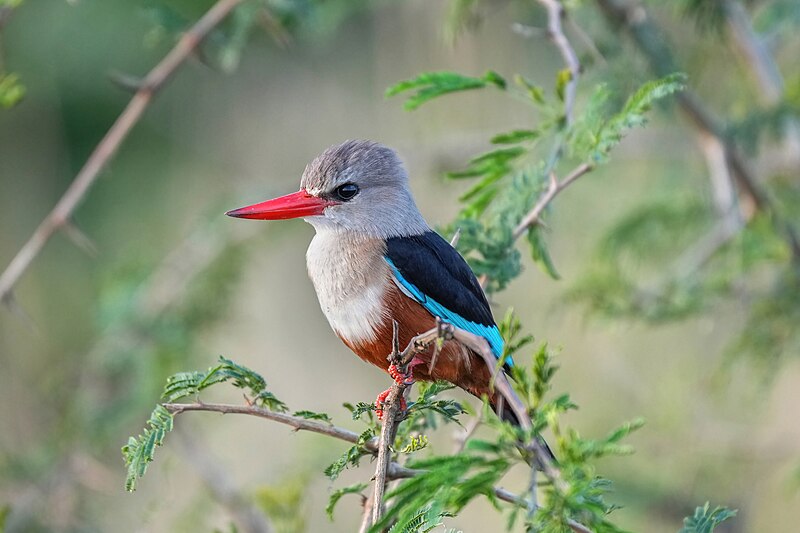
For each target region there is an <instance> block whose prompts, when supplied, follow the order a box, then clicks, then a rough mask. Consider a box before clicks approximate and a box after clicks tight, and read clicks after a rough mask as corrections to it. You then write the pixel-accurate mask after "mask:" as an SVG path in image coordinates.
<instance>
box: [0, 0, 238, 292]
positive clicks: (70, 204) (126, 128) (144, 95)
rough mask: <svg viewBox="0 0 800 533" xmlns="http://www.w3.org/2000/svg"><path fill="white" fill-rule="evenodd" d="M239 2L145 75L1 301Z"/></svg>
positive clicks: (14, 264) (208, 17)
mask: <svg viewBox="0 0 800 533" xmlns="http://www.w3.org/2000/svg"><path fill="white" fill-rule="evenodd" d="M241 1H242V0H218V1H217V3H216V4H214V5H213V6H212V7H211V9H209V10H208V11H207V12H206V14H205V15H203V17H202V18H200V20H198V21H197V23H196V24H195V25H194V26H193V27H192V28H191V29H189V31H187V32H186V33H185V34H183V36H181V38H180V39H179V40H178V42H177V43H176V44H175V47H174V48H173V49H172V50H171V51H170V52H169V53H168V54H167V55H166V56H165V57H164V59H162V60H161V62H160V63H159V64H158V65H156V66H155V68H153V70H151V71H150V72H149V73H148V74H147V76H146V77H145V78H144V80H143V82H142V85H141V87H140V88H139V90H137V91H136V94H135V95H134V96H133V98H132V99H131V101H130V102H129V103H128V106H127V107H126V108H125V109H124V110H123V112H122V114H120V116H119V117H118V118H117V120H116V122H114V124H113V125H112V126H111V128H110V129H109V130H108V132H107V133H106V134H105V136H104V137H103V139H102V140H101V141H100V143H99V144H98V145H97V147H96V148H95V149H94V151H93V152H92V154H91V155H90V156H89V159H87V161H86V163H85V164H84V166H83V168H81V170H80V172H78V174H77V176H75V179H74V180H73V182H72V183H71V184H70V186H69V188H67V190H66V192H65V193H64V195H63V196H62V197H61V199H60V200H59V201H58V203H57V204H56V205H55V207H54V208H53V210H52V211H51V212H50V213H49V214H48V215H47V216H46V217H45V219H44V220H43V221H42V222H41V223H40V224H39V227H38V228H36V231H34V233H33V235H31V237H30V239H29V240H28V241H27V242H26V243H25V244H24V245H23V246H22V248H21V249H20V251H19V252H17V255H15V256H14V258H13V259H12V260H11V263H9V265H8V267H6V269H5V271H4V272H3V273H2V275H0V301H3V302H4V301H7V299H8V297H9V295H10V294H11V291H12V290H13V288H14V285H15V284H16V283H17V281H18V280H19V278H20V277H21V276H22V274H23V273H25V271H26V270H27V269H28V267H29V266H30V264H31V262H32V261H33V260H34V259H35V258H36V256H37V255H38V254H39V252H40V251H41V250H42V248H43V247H44V245H45V244H46V243H47V241H48V240H50V237H52V236H53V234H54V233H55V232H56V231H57V230H59V229H61V228H63V227H64V225H65V224H66V223H67V221H68V220H69V219H70V217H71V215H72V213H73V211H74V210H75V208H76V207H77V206H78V204H79V203H80V201H81V200H82V199H83V198H84V196H86V193H87V192H88V190H89V188H90V187H91V186H92V185H93V184H94V182H95V181H96V180H97V178H98V176H99V175H100V171H101V170H103V168H105V166H106V164H107V163H108V161H109V160H110V159H111V158H112V157H113V156H114V154H115V153H116V151H117V149H118V148H119V146H120V145H121V144H122V141H123V140H125V138H126V137H127V136H128V133H130V131H131V129H132V128H133V127H134V126H135V125H136V123H137V122H138V121H139V119H140V118H141V116H142V114H143V113H144V111H145V109H147V106H148V105H149V104H150V101H151V100H152V99H153V96H155V94H156V93H158V91H159V90H160V89H161V87H162V86H163V85H164V84H165V83H166V82H167V81H168V80H169V78H170V77H171V76H172V74H173V73H174V72H175V71H176V70H177V68H178V67H179V66H180V65H181V64H182V63H183V62H184V61H185V60H186V59H187V58H188V57H189V56H190V55H191V53H192V52H193V51H194V50H195V48H197V46H198V45H199V44H200V43H201V42H202V41H203V39H204V38H205V37H206V36H207V35H208V33H209V32H210V31H211V30H212V29H213V28H214V27H215V26H217V25H218V24H219V23H220V22H222V20H223V19H225V17H227V15H228V14H229V13H230V12H231V10H233V8H235V7H236V6H237V5H239V4H240V3H241Z"/></svg>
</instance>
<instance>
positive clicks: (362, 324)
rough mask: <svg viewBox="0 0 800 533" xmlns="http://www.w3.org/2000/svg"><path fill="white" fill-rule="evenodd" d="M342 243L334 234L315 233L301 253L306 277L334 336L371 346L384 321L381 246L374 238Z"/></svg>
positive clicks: (385, 276)
mask: <svg viewBox="0 0 800 533" xmlns="http://www.w3.org/2000/svg"><path fill="white" fill-rule="evenodd" d="M343 241H346V238H344V237H343V236H342V234H339V233H334V232H327V231H326V232H319V233H317V235H316V236H315V237H314V239H313V240H312V241H311V245H310V246H309V248H308V252H307V254H306V260H307V266H308V274H309V277H310V278H311V281H312V283H313V284H314V289H315V290H316V292H317V298H318V299H319V304H320V307H321V308H322V312H323V313H324V314H325V317H326V318H327V319H328V322H329V323H330V325H331V328H333V330H334V331H335V332H336V333H337V335H339V337H341V338H342V339H344V340H345V341H346V342H349V343H355V344H358V343H364V342H371V341H374V340H375V338H376V336H377V334H378V333H377V332H378V329H379V328H380V326H381V324H382V323H383V322H384V321H385V320H387V319H388V315H387V309H386V306H385V303H384V300H385V293H386V290H387V285H388V281H389V276H390V273H389V267H388V265H387V264H386V262H385V261H384V260H383V250H384V246H385V245H384V243H383V241H382V240H378V239H369V240H358V241H352V242H343Z"/></svg>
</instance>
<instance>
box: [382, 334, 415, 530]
mask: <svg viewBox="0 0 800 533" xmlns="http://www.w3.org/2000/svg"><path fill="white" fill-rule="evenodd" d="M399 342H400V341H399V326H398V324H397V321H396V320H394V321H392V353H391V354H390V355H389V361H390V362H391V364H392V365H397V366H400V367H401V368H400V370H401V371H403V372H404V371H405V369H406V365H407V364H408V362H409V361H410V359H408V360H406V358H405V357H404V356H403V354H401V353H400V346H399ZM412 347H414V348H415V347H416V344H415V340H414V339H412V340H411V342H409V343H408V347H407V348H406V350H409V349H413V348H412ZM405 389H406V384H405V382H404V381H403V380H402V379H396V380H395V381H394V383H393V384H392V389H391V392H390V393H389V397H388V398H387V399H386V406H385V407H384V410H383V425H382V426H381V435H380V438H379V439H378V460H377V462H376V465H375V489H374V492H373V494H372V524H377V523H378V521H379V520H380V519H381V516H383V510H384V502H383V497H384V494H385V492H386V474H387V471H388V469H389V464H390V463H391V462H392V444H393V443H394V439H395V437H396V436H397V424H398V422H399V420H398V419H399V417H401V416H402V415H403V413H402V409H401V405H402V404H401V401H402V399H403V393H404V392H405Z"/></svg>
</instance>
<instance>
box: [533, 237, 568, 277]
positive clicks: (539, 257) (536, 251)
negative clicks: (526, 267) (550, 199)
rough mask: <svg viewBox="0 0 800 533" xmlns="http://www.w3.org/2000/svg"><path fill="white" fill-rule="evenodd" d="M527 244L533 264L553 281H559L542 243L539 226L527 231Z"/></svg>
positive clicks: (545, 247)
mask: <svg viewBox="0 0 800 533" xmlns="http://www.w3.org/2000/svg"><path fill="white" fill-rule="evenodd" d="M528 243H530V245H531V258H533V262H534V263H536V264H537V265H538V266H539V268H540V269H541V270H542V272H544V273H545V274H547V275H548V276H550V277H551V278H553V279H556V280H557V279H561V276H559V274H558V271H556V267H555V265H554V264H553V260H552V258H551V257H550V251H549V250H548V249H547V245H546V244H545V242H544V237H543V236H542V231H541V226H539V225H538V224H535V225H533V226H531V227H530V229H529V230H528Z"/></svg>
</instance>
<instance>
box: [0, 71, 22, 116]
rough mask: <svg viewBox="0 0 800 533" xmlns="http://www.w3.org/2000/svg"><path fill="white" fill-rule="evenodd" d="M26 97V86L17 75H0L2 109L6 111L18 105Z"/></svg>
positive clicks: (0, 105) (0, 103)
mask: <svg viewBox="0 0 800 533" xmlns="http://www.w3.org/2000/svg"><path fill="white" fill-rule="evenodd" d="M24 96H25V86H24V85H22V84H21V83H20V81H19V76H17V75H16V74H2V73H0V107H4V108H6V109H8V108H10V107H13V106H15V105H17V104H18V103H19V102H20V100H22V98H23V97H24Z"/></svg>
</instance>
